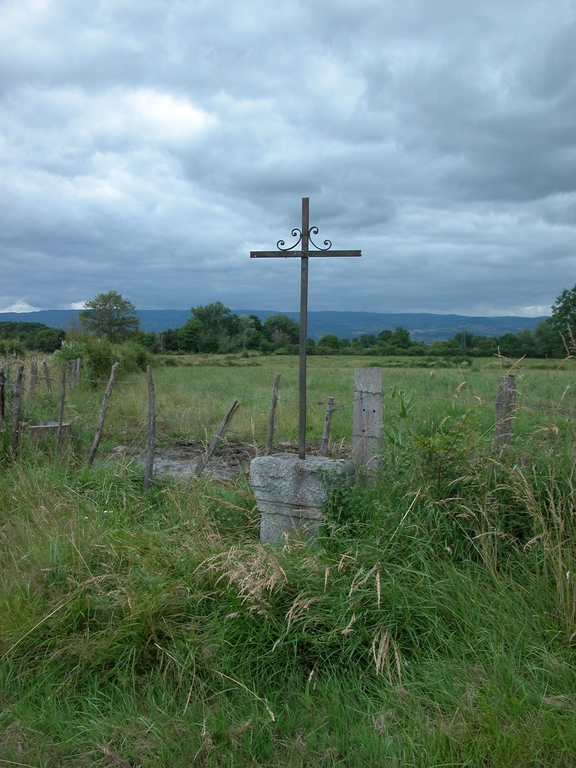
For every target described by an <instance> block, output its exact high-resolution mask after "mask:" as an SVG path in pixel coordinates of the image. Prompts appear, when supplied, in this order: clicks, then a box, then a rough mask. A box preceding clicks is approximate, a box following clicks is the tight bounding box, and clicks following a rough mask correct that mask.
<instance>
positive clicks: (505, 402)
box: [494, 375, 516, 448]
mask: <svg viewBox="0 0 576 768" xmlns="http://www.w3.org/2000/svg"><path fill="white" fill-rule="evenodd" d="M495 409H496V424H495V425H494V448H503V447H504V446H505V445H509V444H510V441H511V440H512V425H513V421H514V411H515V409H516V377H515V376H510V375H508V376H501V377H500V383H499V384H498V394H497V396H496V404H495Z"/></svg>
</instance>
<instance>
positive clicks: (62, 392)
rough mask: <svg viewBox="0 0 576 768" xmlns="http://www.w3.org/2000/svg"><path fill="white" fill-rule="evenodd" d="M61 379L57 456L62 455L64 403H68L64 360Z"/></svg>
mask: <svg viewBox="0 0 576 768" xmlns="http://www.w3.org/2000/svg"><path fill="white" fill-rule="evenodd" d="M61 370H62V374H61V379H60V410H59V411H58V431H57V432H56V456H58V458H60V454H61V453H62V422H63V421H64V403H65V401H66V360H62V368H61Z"/></svg>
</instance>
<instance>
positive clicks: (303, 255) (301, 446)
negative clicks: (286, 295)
mask: <svg viewBox="0 0 576 768" xmlns="http://www.w3.org/2000/svg"><path fill="white" fill-rule="evenodd" d="M317 234H318V227H310V216H309V198H307V197H303V198H302V229H298V228H296V227H295V228H294V229H293V230H292V232H291V235H292V237H297V238H298V240H296V242H295V243H294V245H291V246H290V247H287V246H286V243H285V242H284V240H278V242H277V243H276V247H277V248H278V250H277V251H250V258H251V259H282V258H283V259H287V258H290V257H294V258H299V259H300V388H299V408H300V424H299V435H298V455H299V457H300V458H301V459H305V458H306V336H307V334H308V257H309V256H361V255H362V251H331V250H330V249H331V248H332V243H331V242H330V240H324V248H320V247H319V246H317V245H316V243H315V242H314V241H313V240H312V237H311V236H312V235H317ZM299 243H302V249H301V250H300V251H295V250H294V248H296V246H297V245H298V244H299ZM310 243H312V245H313V246H314V248H316V250H315V251H310V250H309V249H308V246H309V244H310Z"/></svg>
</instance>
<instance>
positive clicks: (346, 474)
mask: <svg viewBox="0 0 576 768" xmlns="http://www.w3.org/2000/svg"><path fill="white" fill-rule="evenodd" d="M355 476H356V470H355V467H354V465H353V464H350V463H349V462H346V461H344V460H342V459H329V458H327V457H325V456H312V457H308V458H306V459H300V458H299V457H298V456H296V455H295V454H292V453H278V454H273V455H272V456H259V457H258V458H256V459H252V461H251V463H250V482H251V484H252V490H253V491H254V496H255V497H256V503H257V506H258V509H259V510H260V512H261V513H262V519H261V522H260V539H261V540H262V541H263V542H265V543H267V544H276V543H278V542H281V541H282V538H283V534H285V533H292V534H296V535H298V536H300V537H301V538H303V539H305V540H307V541H312V540H314V538H315V537H316V536H317V535H318V532H319V529H320V524H321V523H322V520H323V519H324V511H325V509H326V505H327V503H328V495H329V492H330V488H331V487H332V486H333V485H334V484H335V483H344V484H352V483H353V482H354V480H355Z"/></svg>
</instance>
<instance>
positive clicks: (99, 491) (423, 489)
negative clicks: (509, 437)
mask: <svg viewBox="0 0 576 768" xmlns="http://www.w3.org/2000/svg"><path fill="white" fill-rule="evenodd" d="M337 360H338V359H337ZM274 362H276V361H274ZM370 362H372V361H370ZM346 363H348V361H347V360H346ZM323 364H324V363H323V362H322V365H323ZM201 370H202V375H204V376H205V377H206V378H204V379H203V380H202V381H203V383H204V384H206V385H207V388H208V389H209V384H210V379H209V375H208V373H209V371H210V369H209V367H203V368H202V369H201ZM321 370H322V369H321V364H320V363H319V365H318V377H319V378H318V383H317V384H313V387H317V388H318V389H317V390H313V391H318V390H319V389H320V388H321V387H322V381H321ZM271 371H272V368H270V369H267V368H266V369H265V366H261V367H260V368H249V369H247V372H245V371H242V375H244V374H245V373H246V375H247V376H248V379H249V382H250V386H253V387H254V389H253V391H255V392H257V393H258V392H265V391H266V389H267V387H268V384H269V382H268V381H267V379H268V378H269V373H270V372H271ZM193 373H194V375H196V371H194V372H193ZM256 373H259V374H260V376H261V377H262V380H263V381H264V382H265V385H266V386H264V384H262V383H261V384H260V385H259V386H260V389H258V386H257V380H256V379H254V378H252V377H253V376H255V375H256ZM286 373H287V375H286V377H285V378H286V379H288V378H289V376H288V372H286ZM413 373H418V375H419V376H420V378H418V379H417V384H418V385H420V384H422V385H423V382H424V381H427V382H429V383H430V387H431V391H432V392H434V391H438V390H436V380H435V377H434V376H430V373H429V371H425V372H421V371H417V372H413V371H410V372H408V373H402V372H399V376H398V378H397V379H396V380H395V383H396V384H397V386H398V387H399V388H402V387H403V385H404V382H405V381H408V380H409V379H410V376H411V375H412V374H413ZM442 373H443V375H444V374H445V376H446V379H444V378H443V375H441V372H440V371H438V372H437V381H438V388H439V390H440V391H441V392H442V398H437V399H436V400H426V401H423V402H422V401H418V400H414V404H413V407H410V400H409V397H408V395H402V398H403V399H402V400H401V399H400V395H396V396H395V397H390V398H389V399H388V400H387V401H386V402H387V406H386V407H387V420H386V424H387V438H386V440H385V442H384V445H383V451H382V456H381V462H380V466H381V469H380V470H379V472H378V473H377V475H376V476H375V477H374V478H372V480H373V481H372V482H368V483H360V484H358V485H357V486H356V487H354V488H352V489H348V490H346V491H343V490H340V491H339V492H338V493H335V494H334V495H333V497H332V499H331V503H330V507H329V510H328V514H327V520H326V525H325V527H324V529H323V533H322V536H321V539H320V541H319V543H318V546H316V547H310V546H307V545H305V544H303V543H301V542H298V541H295V540H292V541H287V542H286V543H285V545H284V546H281V547H278V548H270V547H266V546H263V545H262V544H261V543H260V542H259V540H258V522H259V521H258V516H257V514H256V511H255V507H254V500H253V497H252V494H251V492H250V488H249V486H248V484H247V481H246V480H245V479H244V478H238V480H237V481H236V482H234V483H230V482H216V481H212V480H206V479H202V480H197V481H194V483H193V484H192V485H187V484H183V483H178V482H176V481H173V480H169V479H162V480H161V481H158V482H157V483H155V484H154V485H153V486H152V488H151V490H150V491H149V492H148V493H147V494H146V495H143V494H142V491H141V488H142V473H141V470H140V468H139V467H138V466H137V465H135V464H134V463H132V462H130V461H129V460H123V461H119V462H116V463H113V464H108V463H101V464H98V465H96V466H94V467H93V468H92V470H88V469H87V468H86V467H85V465H84V462H83V460H82V456H81V454H80V455H76V454H74V453H70V454H67V456H66V458H65V460H64V461H63V462H62V463H56V462H55V460H54V458H53V456H52V455H50V454H49V453H47V452H45V451H43V450H40V449H38V450H34V449H33V447H32V446H29V448H30V450H27V451H22V452H21V455H20V458H19V459H18V460H17V461H15V462H12V461H4V463H3V465H2V470H1V474H0V764H1V763H2V761H4V763H5V764H8V765H10V764H20V765H32V766H34V768H44V767H47V766H50V767H52V766H128V765H132V766H136V765H138V766H146V768H148V767H152V766H154V767H156V766H170V768H172V767H174V768H178V767H179V766H189V765H195V764H198V765H204V766H224V765H226V766H228V765H230V766H287V765H290V766H336V765H339V766H344V765H348V766H357V765H369V766H381V765H391V766H422V767H424V766H447V765H451V766H482V767H483V768H485V767H486V766H542V765H546V766H548V765H550V766H570V765H572V764H573V761H574V755H575V754H576V704H575V702H574V695H573V692H574V685H575V683H576V669H575V664H574V643H575V641H576V624H575V620H576V617H575V605H576V591H575V587H574V576H573V574H574V562H573V560H574V548H575V545H574V541H575V538H574V534H575V530H574V460H575V458H576V456H575V454H574V448H573V446H574V432H573V428H572V425H571V422H569V421H567V420H566V419H562V418H560V417H559V416H557V415H554V414H552V415H549V414H547V413H546V412H542V413H540V421H539V422H538V423H535V422H533V421H530V419H531V418H532V414H530V413H528V414H526V415H527V417H528V418H527V420H526V421H525V422H524V426H523V428H522V429H520V430H518V431H517V433H516V438H515V441H514V443H513V445H512V446H511V447H510V448H509V449H507V450H506V451H504V452H503V453H502V454H501V455H499V456H497V455H495V454H494V453H493V451H492V434H491V432H490V430H489V428H488V426H487V425H486V421H487V418H486V417H485V414H484V412H483V410H482V409H481V408H478V407H476V406H475V405H474V402H473V398H474V397H476V396H479V397H480V396H482V395H481V394H479V393H481V392H482V391H483V390H482V388H483V387H485V390H486V392H487V393H488V392H490V398H491V399H492V396H493V393H494V391H495V390H494V389H493V384H494V381H495V380H496V381H497V377H498V373H499V371H498V370H496V371H495V378H494V375H493V374H492V373H491V372H488V375H487V374H486V372H485V371H478V378H477V379H474V378H473V376H472V373H473V372H468V373H467V374H466V377H465V378H466V383H465V386H463V387H461V388H460V390H459V391H458V392H457V394H456V396H454V392H455V390H456V389H457V388H458V387H459V386H460V382H461V381H462V377H461V376H460V374H459V372H458V371H445V372H442ZM541 373H543V374H544V375H546V372H545V371H544V372H537V373H535V374H534V375H535V376H536V375H540V374H541ZM264 374H266V375H264ZM344 374H346V376H349V374H350V375H351V369H350V370H349V371H348V373H346V371H345V370H344V369H343V370H339V369H338V370H336V372H332V373H331V374H330V376H327V379H329V381H328V383H327V384H326V386H325V389H326V390H329V389H332V390H333V392H334V390H335V387H336V385H337V383H338V382H339V381H340V378H344ZM400 374H401V375H400ZM469 374H470V375H469ZM180 375H181V370H180V369H165V372H164V371H162V373H160V372H158V375H157V376H156V378H157V381H159V382H162V381H164V383H165V384H168V383H170V381H178V382H179V381H181V379H178V378H176V377H178V376H180ZM198 375H200V374H198ZM231 375H232V376H236V375H239V374H238V372H237V371H235V370H233V371H232V373H231ZM290 375H292V374H290ZM529 375H531V374H530V372H528V373H527V374H526V377H527V378H528V377H529ZM163 376H166V378H165V379H163ZM425 376H428V379H426V378H425ZM458 376H460V380H458V378H457V377H458ZM172 377H174V378H172ZM402 377H404V379H403V378H402ZM312 378H313V377H312ZM283 380H284V379H283ZM195 381H196V382H197V381H198V380H197V379H195ZM228 381H232V380H231V379H230V380H228ZM246 381H247V380H244V379H242V378H241V377H240V378H238V379H236V380H235V383H236V385H237V387H240V386H242V387H244V386H246V387H247V386H248V384H247V383H246ZM410 381H412V383H414V381H415V379H414V378H411V379H410ZM444 381H445V382H446V385H445V388H444V389H441V388H442V387H444ZM212 383H213V385H214V386H216V381H215V380H213V381H212ZM225 383H227V382H225V381H224V379H222V378H221V380H220V382H219V384H220V386H224V385H225ZM348 384H349V379H347V380H346V382H345V385H346V387H347V386H348ZM488 384H490V386H488ZM140 386H141V385H140V384H138V385H134V387H133V389H132V390H128V392H132V393H136V392H137V391H138V390H137V387H140ZM546 386H547V385H546ZM341 387H342V389H341V392H342V394H341V397H343V392H344V390H345V386H344V384H341ZM466 387H468V388H469V389H470V393H471V395H470V400H467V398H466V397H464V395H463V394H462V393H463V390H464V389H465V388H466ZM406 388H407V387H406ZM491 388H492V389H491ZM158 389H159V390H160V391H161V387H158ZM166 389H168V387H166ZM174 389H176V391H177V392H178V393H179V394H178V397H181V393H182V392H186V393H187V392H188V391H189V390H181V389H180V388H174ZM560 389H561V386H560V387H559V388H558V391H560ZM412 391H416V392H421V390H420V389H419V387H417V386H413V387H412ZM542 391H545V387H544V386H543V388H542ZM123 392H125V390H123V389H121V388H119V390H118V397H117V400H116V404H115V406H114V408H115V410H114V412H113V414H111V420H110V435H111V437H109V438H108V439H109V440H110V444H112V443H113V441H114V439H115V438H116V437H117V435H122V434H123V433H122V431H121V430H122V429H125V428H126V427H125V426H122V425H124V424H126V422H127V420H128V416H129V415H130V414H132V415H133V416H134V417H135V416H136V415H137V416H138V418H134V423H135V424H136V426H137V425H138V424H139V418H140V411H139V410H138V409H139V408H140V407H141V406H140V405H139V399H138V398H137V397H136V396H132V395H130V396H127V395H126V394H122V393H123ZM333 392H332V394H333ZM329 393H330V392H329V391H328V392H326V394H329ZM450 393H452V396H450ZM336 394H338V393H336ZM444 394H448V398H447V399H446V400H444V399H443V396H444ZM537 394H538V396H540V392H538V393H537ZM560 396H561V392H560ZM75 397H77V398H78V399H77V400H75V401H73V402H74V403H75V405H74V407H75V408H77V412H78V413H79V414H81V413H85V412H87V411H85V410H84V407H85V404H86V403H88V402H89V401H90V400H91V399H92V398H93V399H94V403H95V405H94V407H95V408H97V404H98V396H97V393H96V394H95V393H92V392H90V391H84V392H82V391H80V392H78V393H77V394H75ZM123 398H126V399H123ZM461 398H462V402H461V401H460V400H461ZM486 398H488V395H486ZM71 401H72V398H71ZM180 402H181V406H182V408H185V407H186V403H187V401H186V399H182V400H181V401H180ZM342 402H343V400H342ZM401 402H402V403H403V405H404V407H400V403H401ZM34 407H36V406H34ZM164 407H166V408H167V407H168V401H166V405H165V406H164ZM198 407H200V405H199V406H198ZM189 418H190V423H192V419H193V418H194V417H193V416H190V417H189ZM198 418H199V417H198ZM119 425H120V426H119ZM134 428H136V427H134ZM242 429H244V427H240V431H239V434H240V435H243V434H245V433H244V432H242V431H241V430H242ZM116 430H118V431H116ZM248 436H250V430H248Z"/></svg>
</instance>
